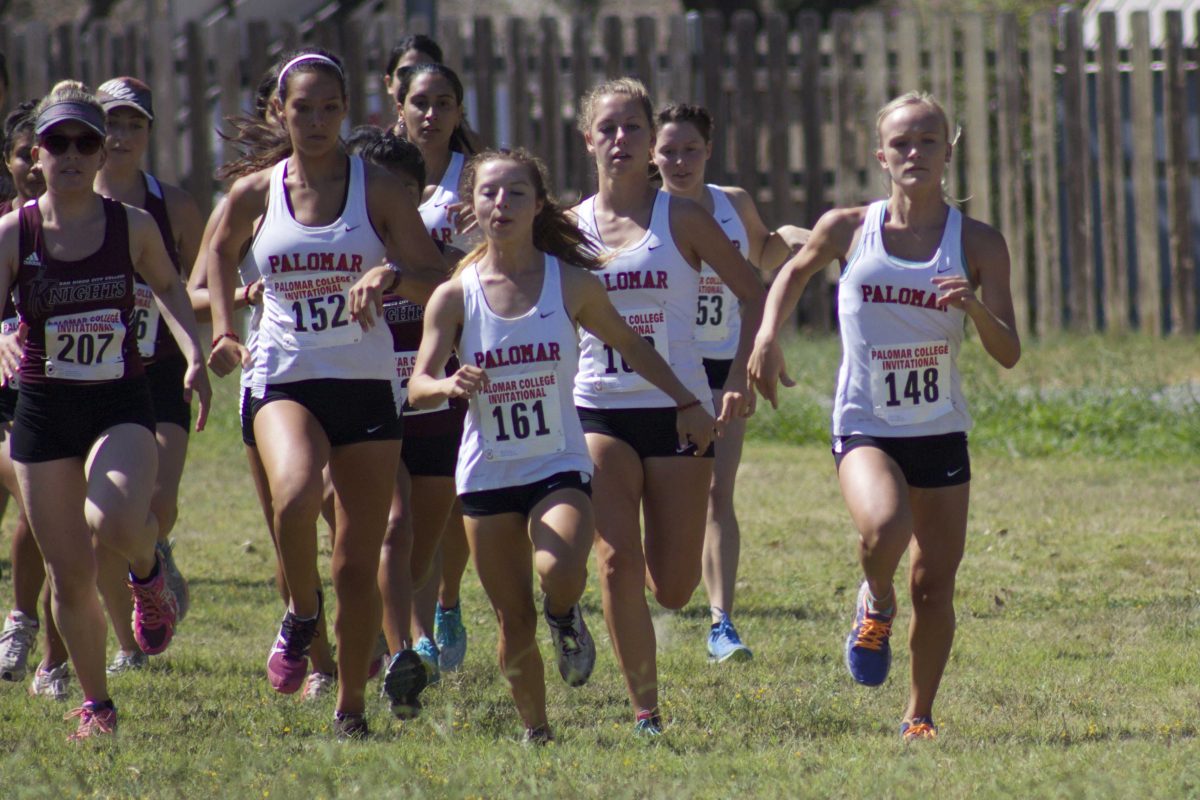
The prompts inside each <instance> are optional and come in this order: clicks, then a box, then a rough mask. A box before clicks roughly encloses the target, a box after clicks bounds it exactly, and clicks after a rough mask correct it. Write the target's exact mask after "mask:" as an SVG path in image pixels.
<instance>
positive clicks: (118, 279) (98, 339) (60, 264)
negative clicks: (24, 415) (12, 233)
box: [13, 197, 142, 383]
mask: <svg viewBox="0 0 1200 800" xmlns="http://www.w3.org/2000/svg"><path fill="white" fill-rule="evenodd" d="M101 199H102V200H103V202H104V242H103V243H102V244H101V245H100V249H99V250H97V251H96V252H94V253H92V254H91V255H90V256H87V257H86V258H82V259H80V260H78V261H59V260H57V259H54V258H52V257H51V256H50V255H49V253H48V252H47V251H46V243H45V236H44V234H43V231H42V211H41V208H40V207H39V206H38V204H37V203H30V204H29V205H27V206H23V207H22V208H21V210H20V214H21V217H20V221H21V235H20V259H21V261H20V265H19V266H18V268H17V276H16V279H15V280H14V281H13V297H14V299H15V300H16V305H17V313H18V314H19V315H20V319H21V321H22V322H24V323H25V324H26V325H27V326H29V332H28V335H27V338H26V340H25V353H24V357H23V358H22V359H21V382H22V383H50V382H54V383H106V382H109V381H115V380H124V379H126V378H136V377H139V376H140V375H142V360H141V358H140V357H139V356H138V352H137V341H136V339H135V338H134V336H133V329H134V325H133V316H134V291H133V261H132V259H131V258H130V257H129V217H128V215H127V214H126V212H125V207H124V206H123V205H122V204H121V203H118V202H117V201H116V200H110V199H108V198H107V197H105V198H101Z"/></svg>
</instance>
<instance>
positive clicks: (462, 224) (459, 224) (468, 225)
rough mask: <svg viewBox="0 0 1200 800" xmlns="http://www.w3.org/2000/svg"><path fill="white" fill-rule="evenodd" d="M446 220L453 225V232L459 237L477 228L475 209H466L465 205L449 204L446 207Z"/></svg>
mask: <svg viewBox="0 0 1200 800" xmlns="http://www.w3.org/2000/svg"><path fill="white" fill-rule="evenodd" d="M446 219H448V220H450V221H451V222H453V223H454V230H455V232H456V233H458V235H459V236H462V235H463V234H465V233H469V232H470V231H471V230H472V229H474V228H476V227H478V220H476V219H475V209H473V208H470V207H468V206H467V204H466V203H451V204H450V205H448V206H446Z"/></svg>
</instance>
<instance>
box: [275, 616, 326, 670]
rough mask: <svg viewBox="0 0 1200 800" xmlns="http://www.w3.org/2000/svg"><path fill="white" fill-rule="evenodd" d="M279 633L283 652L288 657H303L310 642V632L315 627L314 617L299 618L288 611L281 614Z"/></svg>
mask: <svg viewBox="0 0 1200 800" xmlns="http://www.w3.org/2000/svg"><path fill="white" fill-rule="evenodd" d="M280 627H281V628H282V631H281V634H282V636H283V652H284V653H285V654H287V657H288V658H291V659H299V658H303V657H304V656H305V654H307V653H308V646H309V645H310V644H312V633H313V631H314V630H315V629H316V627H317V621H316V620H315V619H300V618H299V617H297V616H296V615H295V614H293V613H291V612H290V611H289V612H288V613H287V614H285V615H284V616H283V624H282V625H281V626H280Z"/></svg>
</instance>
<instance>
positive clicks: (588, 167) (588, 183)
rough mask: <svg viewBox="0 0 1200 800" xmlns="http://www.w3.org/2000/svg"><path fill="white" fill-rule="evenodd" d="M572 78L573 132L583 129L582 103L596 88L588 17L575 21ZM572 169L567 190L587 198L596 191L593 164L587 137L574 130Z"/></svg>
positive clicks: (569, 147)
mask: <svg viewBox="0 0 1200 800" xmlns="http://www.w3.org/2000/svg"><path fill="white" fill-rule="evenodd" d="M571 78H572V87H573V88H572V95H571V102H570V103H569V104H568V105H569V107H570V108H571V109H572V113H571V128H572V129H577V128H578V127H579V125H578V121H579V114H580V111H581V110H582V109H581V108H580V101H581V100H582V99H583V96H584V95H585V94H587V91H588V89H590V88H591V86H592V24H591V22H590V21H589V20H588V18H587V17H584V16H582V15H576V16H575V17H573V18H572V19H571ZM567 153H568V158H569V159H570V160H569V162H568V163H569V166H568V169H569V170H570V179H569V180H568V181H567V186H568V187H569V188H570V189H571V190H574V191H577V192H579V196H580V197H586V196H588V195H589V194H590V193H591V188H592V180H591V176H592V160H591V156H590V155H589V154H588V151H587V146H586V145H585V144H584V141H583V134H581V133H579V131H578V130H572V132H571V134H570V138H569V139H568V140H567Z"/></svg>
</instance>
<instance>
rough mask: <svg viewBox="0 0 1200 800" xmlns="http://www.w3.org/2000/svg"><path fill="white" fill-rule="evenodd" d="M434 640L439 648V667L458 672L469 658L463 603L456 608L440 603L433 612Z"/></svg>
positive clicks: (460, 602)
mask: <svg viewBox="0 0 1200 800" xmlns="http://www.w3.org/2000/svg"><path fill="white" fill-rule="evenodd" d="M433 640H434V642H436V643H437V647H438V666H439V667H441V668H442V669H444V670H446V671H447V672H457V671H458V670H459V669H460V668H461V667H462V664H463V660H464V659H466V657H467V629H466V628H465V627H464V626H463V621H462V601H459V603H458V604H457V605H456V606H454V608H442V604H441V603H438V604H437V608H436V609H435V610H434V612H433Z"/></svg>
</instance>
